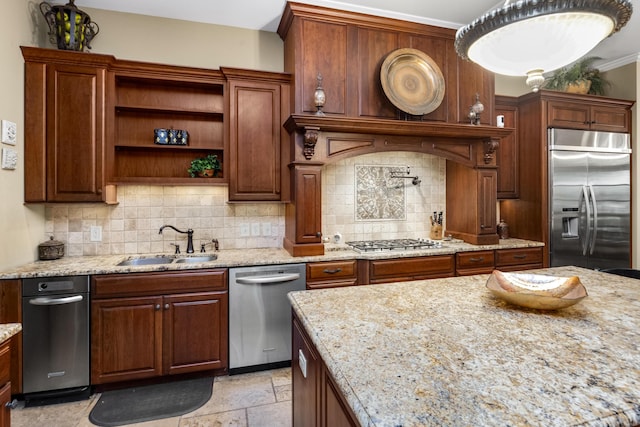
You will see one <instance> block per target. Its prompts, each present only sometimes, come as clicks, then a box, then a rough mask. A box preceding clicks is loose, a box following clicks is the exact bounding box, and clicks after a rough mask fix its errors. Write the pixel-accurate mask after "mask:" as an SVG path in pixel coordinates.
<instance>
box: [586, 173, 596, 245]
mask: <svg viewBox="0 0 640 427" xmlns="http://www.w3.org/2000/svg"><path fill="white" fill-rule="evenodd" d="M588 187H589V194H590V195H591V206H592V208H593V225H592V227H591V243H590V244H589V247H590V249H589V255H593V251H594V249H595V248H596V236H597V235H598V202H597V200H596V195H595V193H594V191H593V186H591V185H589V186H588Z"/></svg>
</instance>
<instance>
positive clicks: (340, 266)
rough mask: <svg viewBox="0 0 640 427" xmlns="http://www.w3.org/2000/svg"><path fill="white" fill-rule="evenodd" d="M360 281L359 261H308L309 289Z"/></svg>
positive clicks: (346, 284)
mask: <svg viewBox="0 0 640 427" xmlns="http://www.w3.org/2000/svg"><path fill="white" fill-rule="evenodd" d="M357 283H358V262H357V261H356V260H354V259H353V260H347V261H326V262H309V263H307V289H321V288H336V287H340V286H353V285H356V284H357Z"/></svg>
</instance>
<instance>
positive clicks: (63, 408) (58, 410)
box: [11, 368, 291, 427]
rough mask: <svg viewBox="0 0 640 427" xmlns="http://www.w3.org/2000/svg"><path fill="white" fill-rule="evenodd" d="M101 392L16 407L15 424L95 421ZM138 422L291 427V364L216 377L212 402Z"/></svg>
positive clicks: (77, 426) (75, 425) (156, 426)
mask: <svg viewBox="0 0 640 427" xmlns="http://www.w3.org/2000/svg"><path fill="white" fill-rule="evenodd" d="M99 397H100V395H99V394H94V395H93V396H91V398H90V399H88V400H84V401H81V402H71V403H62V404H58V405H48V406H39V407H33V408H24V407H23V406H24V405H20V406H19V407H18V408H16V409H13V410H12V411H11V426H12V427H40V426H42V427H90V426H93V425H94V424H93V423H91V422H90V421H89V412H91V409H92V408H93V405H94V404H95V402H96V401H97V399H98V398H99ZM128 425H129V426H135V427H213V426H215V427H226V426H233V427H288V426H291V369H290V368H283V369H274V370H271V371H262V372H254V373H250V374H242V375H233V376H226V377H216V378H215V380H214V382H213V393H212V394H211V399H210V400H209V402H207V403H205V404H204V405H203V406H201V407H200V408H198V409H197V410H195V411H193V412H189V413H187V414H185V415H182V416H181V417H173V418H165V419H162V420H156V421H148V422H145V423H138V424H128Z"/></svg>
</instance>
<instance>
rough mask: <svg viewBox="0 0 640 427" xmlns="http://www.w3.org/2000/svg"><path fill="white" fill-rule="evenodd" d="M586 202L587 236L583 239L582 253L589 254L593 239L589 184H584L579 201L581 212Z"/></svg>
mask: <svg viewBox="0 0 640 427" xmlns="http://www.w3.org/2000/svg"><path fill="white" fill-rule="evenodd" d="M583 203H584V206H585V209H586V211H587V215H586V216H587V224H586V227H585V233H586V236H585V238H584V239H583V240H582V242H581V243H582V255H583V256H586V255H587V250H588V249H589V242H590V240H591V205H590V203H589V194H588V193H587V186H586V185H583V186H582V193H580V202H579V203H578V206H579V209H580V212H582V209H581V208H582V204H583Z"/></svg>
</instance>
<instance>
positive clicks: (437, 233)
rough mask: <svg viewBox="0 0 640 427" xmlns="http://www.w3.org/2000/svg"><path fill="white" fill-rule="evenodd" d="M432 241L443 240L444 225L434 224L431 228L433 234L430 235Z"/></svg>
mask: <svg viewBox="0 0 640 427" xmlns="http://www.w3.org/2000/svg"><path fill="white" fill-rule="evenodd" d="M429 238H430V239H431V240H442V225H441V224H434V225H432V226H431V233H430V234H429Z"/></svg>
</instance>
